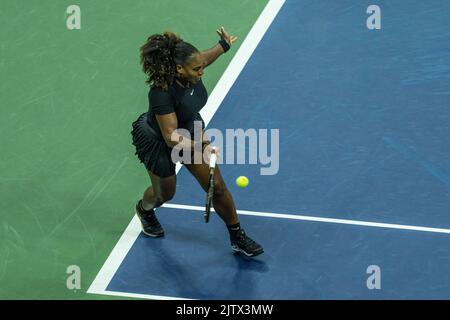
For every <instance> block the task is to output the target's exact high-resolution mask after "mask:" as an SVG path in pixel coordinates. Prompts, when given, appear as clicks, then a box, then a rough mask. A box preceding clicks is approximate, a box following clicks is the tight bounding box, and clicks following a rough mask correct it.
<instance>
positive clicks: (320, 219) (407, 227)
mask: <svg viewBox="0 0 450 320" xmlns="http://www.w3.org/2000/svg"><path fill="white" fill-rule="evenodd" d="M163 207H165V208H172V209H182V210H194V211H204V210H205V208H204V207H199V206H188V205H181V204H172V203H165V204H164V205H163ZM211 211H213V212H214V210H213V209H211ZM236 211H237V213H238V214H239V215H248V216H258V217H269V218H278V219H292V220H303V221H313V222H326V223H337V224H347V225H354V226H364V227H374V228H388V229H398V230H410V231H421V232H434V233H446V234H450V229H444V228H431V227H422V226H410V225H403V224H393V223H382V222H371V221H362V220H348V219H335V218H323V217H314V216H302V215H297V214H286V213H272V212H258V211H247V210H236Z"/></svg>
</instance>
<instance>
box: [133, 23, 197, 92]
mask: <svg viewBox="0 0 450 320" xmlns="http://www.w3.org/2000/svg"><path fill="white" fill-rule="evenodd" d="M197 52H199V51H198V50H197V48H195V47H194V46H193V45H191V44H190V43H187V42H185V41H183V40H182V39H181V38H180V37H179V36H178V35H176V34H174V33H173V32H164V33H163V34H154V35H151V36H150V37H148V39H147V42H146V43H145V44H144V45H143V46H142V47H141V48H140V57H141V65H142V69H143V71H144V73H145V74H146V75H147V76H148V78H147V80H146V81H145V83H147V84H148V85H150V86H152V87H153V86H156V87H158V88H161V89H162V90H165V91H167V90H168V89H169V86H170V85H172V83H173V81H174V80H175V75H176V73H177V69H176V65H177V64H181V65H184V64H185V63H186V62H187V60H188V59H189V58H190V57H191V56H192V55H193V54H194V53H197Z"/></svg>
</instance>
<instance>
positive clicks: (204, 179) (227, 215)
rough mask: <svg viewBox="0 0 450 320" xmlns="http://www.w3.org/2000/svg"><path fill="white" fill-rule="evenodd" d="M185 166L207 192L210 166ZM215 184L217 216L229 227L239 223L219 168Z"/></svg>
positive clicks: (216, 171) (217, 168)
mask: <svg viewBox="0 0 450 320" xmlns="http://www.w3.org/2000/svg"><path fill="white" fill-rule="evenodd" d="M185 166H186V168H187V169H188V170H189V172H190V173H191V174H192V175H193V176H194V177H195V178H196V179H197V181H198V182H199V183H200V185H201V186H202V188H203V190H205V192H206V191H207V189H208V183H209V166H208V164H206V163H203V164H185ZM214 183H215V184H214V197H213V206H214V209H215V210H216V212H217V214H218V215H219V216H220V218H222V220H223V221H224V222H225V223H226V224H227V225H228V226H229V225H233V224H236V223H239V218H238V216H237V214H236V208H235V206H234V201H233V197H232V196H231V193H230V192H229V191H228V189H227V187H226V185H225V182H224V180H223V178H222V175H221V173H220V170H219V167H218V166H216V170H215V171H214Z"/></svg>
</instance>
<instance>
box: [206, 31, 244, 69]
mask: <svg viewBox="0 0 450 320" xmlns="http://www.w3.org/2000/svg"><path fill="white" fill-rule="evenodd" d="M216 32H217V34H218V35H219V37H220V41H219V43H218V44H216V45H215V46H214V47H212V48H210V49H206V50H204V51H202V55H203V59H204V60H205V67H207V66H209V65H210V64H211V63H213V62H214V61H215V60H216V59H217V58H218V57H219V56H220V55H221V54H222V53H224V52H226V51H228V49H229V48H230V47H231V46H232V45H233V43H234V42H235V41H236V40H237V37H235V36H230V35H229V34H228V32H226V31H225V29H224V28H223V27H220V29H217V30H216Z"/></svg>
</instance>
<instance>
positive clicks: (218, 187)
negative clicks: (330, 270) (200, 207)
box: [214, 181, 227, 198]
mask: <svg viewBox="0 0 450 320" xmlns="http://www.w3.org/2000/svg"><path fill="white" fill-rule="evenodd" d="M226 190H227V187H226V186H225V185H224V184H223V183H220V182H219V181H215V182H214V197H215V198H220V197H222V196H223V195H224V194H225V192H226Z"/></svg>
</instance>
